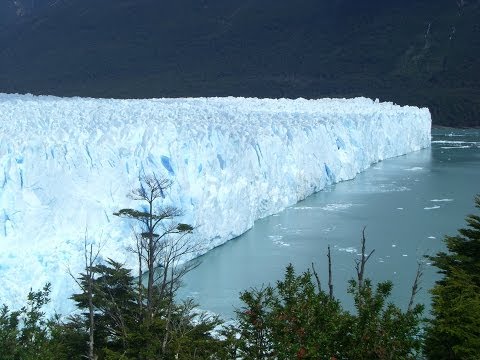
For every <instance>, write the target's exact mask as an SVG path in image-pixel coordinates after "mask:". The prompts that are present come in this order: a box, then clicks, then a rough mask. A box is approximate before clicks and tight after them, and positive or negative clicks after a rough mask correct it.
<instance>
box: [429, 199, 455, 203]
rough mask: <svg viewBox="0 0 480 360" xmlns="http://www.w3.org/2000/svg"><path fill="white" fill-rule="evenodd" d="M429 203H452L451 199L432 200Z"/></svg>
mask: <svg viewBox="0 0 480 360" xmlns="http://www.w3.org/2000/svg"><path fill="white" fill-rule="evenodd" d="M430 201H432V202H450V201H453V199H432V200H430Z"/></svg>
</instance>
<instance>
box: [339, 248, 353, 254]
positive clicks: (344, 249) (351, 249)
mask: <svg viewBox="0 0 480 360" xmlns="http://www.w3.org/2000/svg"><path fill="white" fill-rule="evenodd" d="M337 250H338V251H342V252H347V253H356V252H357V249H355V248H354V247H346V248H337Z"/></svg>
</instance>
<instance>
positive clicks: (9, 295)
mask: <svg viewBox="0 0 480 360" xmlns="http://www.w3.org/2000/svg"><path fill="white" fill-rule="evenodd" d="M0 124H1V131H0V249H1V251H0V279H1V280H0V303H6V304H7V305H9V306H11V307H13V308H18V307H19V306H20V305H22V304H23V303H24V299H25V296H26V294H27V293H28V291H29V290H30V288H33V289H39V288H40V287H41V286H43V285H44V284H45V283H46V282H47V281H48V282H51V283H52V299H53V302H52V304H53V305H52V306H53V307H54V310H55V311H58V312H60V313H65V311H69V308H70V305H69V302H68V300H67V299H68V297H69V296H70V295H71V294H72V293H73V292H74V291H75V290H76V289H75V284H74V281H73V280H72V278H71V277H70V276H69V275H68V271H71V272H72V273H73V274H76V273H78V272H79V271H81V270H82V268H83V265H84V258H83V251H84V239H88V241H89V242H93V243H96V244H101V246H102V248H101V256H104V257H105V258H107V257H111V258H114V259H115V260H117V261H120V262H124V263H126V265H127V266H133V264H134V263H135V256H133V255H132V254H131V253H129V252H128V251H127V250H126V249H127V247H128V246H130V245H131V244H132V243H133V238H132V236H131V230H130V229H131V228H130V224H128V222H127V221H126V220H122V219H119V218H117V217H115V216H112V214H113V212H115V211H118V210H119V209H121V208H125V207H133V206H138V204H135V203H133V202H132V200H130V199H129V198H127V196H126V195H127V193H128V192H129V190H131V189H132V188H134V187H137V186H138V179H139V175H140V174H142V173H143V174H152V173H155V174H158V175H161V176H166V177H169V178H171V179H172V180H173V181H174V185H173V187H172V189H171V191H170V193H169V194H168V196H167V197H166V198H165V201H166V202H167V203H171V204H175V205H176V206H177V207H179V208H181V209H183V211H184V212H185V215H184V218H183V219H182V221H183V222H187V223H189V224H192V225H194V226H196V227H198V228H197V230H196V231H195V235H194V238H193V239H192V241H197V242H200V243H201V244H202V245H203V248H204V251H207V250H209V249H212V248H213V247H215V246H218V245H220V244H222V243H224V242H226V241H227V240H229V239H232V238H234V237H236V236H238V235H240V234H242V233H243V232H245V231H247V230H248V229H249V228H251V227H252V226H253V224H254V221H255V220H256V219H259V218H262V217H265V216H268V215H271V214H274V213H276V212H279V211H281V210H282V209H284V208H285V207H287V206H290V205H293V204H295V203H296V202H298V201H300V200H302V199H304V198H305V197H307V196H309V195H310V194H312V193H314V192H316V191H319V190H321V189H323V188H324V187H325V186H326V185H329V184H332V183H335V182H339V181H343V180H348V179H352V178H354V177H355V175H356V174H358V173H359V172H361V171H363V170H365V169H366V168H368V167H369V166H370V165H371V164H373V163H375V162H378V161H381V160H383V159H386V158H390V157H394V156H399V155H402V154H405V153H408V152H411V151H416V150H419V149H422V148H425V147H428V146H430V141H431V134H430V130H431V116H430V112H429V110H428V109H426V108H422V109H419V108H417V107H411V106H398V105H395V104H392V103H388V102H379V101H378V100H375V101H373V100H371V99H366V98H355V99H319V100H306V99H296V100H289V99H256V98H231V97H227V98H178V99H148V100H147V99H146V100H143V99H142V100H113V99H90V98H59V97H53V96H33V95H18V94H0ZM198 255H200V254H198Z"/></svg>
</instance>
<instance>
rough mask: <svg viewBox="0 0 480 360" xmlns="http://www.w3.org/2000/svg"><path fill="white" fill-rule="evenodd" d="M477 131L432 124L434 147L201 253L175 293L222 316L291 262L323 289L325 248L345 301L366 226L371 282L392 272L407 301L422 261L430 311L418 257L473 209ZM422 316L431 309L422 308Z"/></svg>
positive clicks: (401, 299)
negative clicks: (310, 271)
mask: <svg viewBox="0 0 480 360" xmlns="http://www.w3.org/2000/svg"><path fill="white" fill-rule="evenodd" d="M475 194H480V130H471V129H470V130H459V129H433V130H432V146H431V148H428V149H424V150H421V151H418V152H414V153H411V154H408V155H405V156H401V157H397V158H394V159H389V160H385V161H382V162H379V163H377V164H374V165H372V167H371V168H369V169H368V170H366V171H365V172H363V173H361V174H358V175H357V177H356V178H355V179H354V180H351V181H346V182H342V183H338V184H335V185H333V186H330V187H328V188H326V189H324V190H322V191H320V192H318V193H316V194H314V195H312V196H310V197H308V198H307V199H306V200H304V201H302V202H300V203H298V204H295V205H293V206H291V207H289V208H287V209H285V210H284V211H282V212H280V213H278V214H276V215H273V216H269V217H267V218H264V219H261V220H258V221H256V222H255V225H254V227H253V228H252V229H251V230H249V231H248V232H246V233H245V234H243V235H242V236H240V237H238V238H235V239H233V240H231V241H229V242H227V243H226V244H224V245H222V246H219V247H217V248H215V249H213V250H211V251H209V252H208V253H207V254H205V255H204V256H202V257H201V260H202V263H201V265H200V266H199V267H198V268H197V269H195V270H194V271H192V272H190V273H189V274H187V276H186V277H185V278H184V285H185V286H184V287H183V288H182V289H181V290H180V292H179V298H185V297H193V298H194V299H195V300H196V301H197V302H198V304H199V305H200V308H201V309H204V310H209V311H213V312H215V313H217V314H219V315H221V316H222V317H223V318H224V319H230V318H233V317H234V311H235V309H238V308H240V307H241V305H242V304H241V302H240V300H239V293H240V291H242V290H245V289H249V288H252V287H261V286H262V285H263V284H268V283H271V284H273V283H275V282H276V281H277V280H279V279H281V278H282V277H283V274H284V271H285V267H286V266H287V265H288V264H289V263H292V264H293V265H294V266H295V269H296V270H297V272H302V271H304V270H306V269H307V268H309V267H310V266H311V264H312V262H313V263H315V267H316V270H317V272H318V273H319V275H320V278H321V281H322V285H323V288H324V289H327V269H328V267H327V257H326V253H327V246H328V245H330V246H331V251H332V262H333V265H332V268H333V283H334V295H335V296H336V297H337V298H338V299H340V301H341V302H342V303H343V304H344V305H345V306H346V307H347V308H348V309H352V307H353V300H352V299H351V297H350V295H348V294H347V286H348V284H347V282H348V280H349V279H351V278H352V277H354V276H355V259H356V258H358V253H359V249H360V246H359V245H360V239H361V233H362V229H363V227H366V239H367V251H370V250H372V249H375V252H374V254H373V255H372V257H371V258H370V260H369V262H368V265H367V271H366V273H367V276H368V277H369V278H371V279H372V280H373V282H374V283H376V282H379V281H382V280H391V281H392V282H393V284H394V289H393V293H392V297H391V300H392V301H393V302H395V303H396V304H397V305H399V306H401V307H403V308H406V306H407V304H408V300H409V298H410V292H411V285H412V283H413V280H414V277H415V273H416V269H417V263H418V262H419V261H422V262H424V263H425V265H424V266H425V267H424V275H423V277H422V280H421V287H422V288H421V290H420V292H419V293H418V295H417V297H416V302H417V303H423V304H425V305H426V308H427V309H429V307H430V306H429V303H430V296H429V293H428V289H430V288H431V287H432V285H433V284H434V282H435V280H436V279H437V278H438V274H437V273H436V268H434V267H432V266H430V265H429V263H428V261H426V260H425V259H424V255H428V254H430V255H432V254H435V253H436V252H437V251H438V250H441V249H444V245H443V242H442V239H443V237H444V235H456V233H457V232H456V231H457V229H458V228H461V227H463V226H464V225H465V216H466V215H467V214H471V213H475V212H476V213H478V210H477V211H476V209H475V207H474V196H475ZM426 314H427V313H426Z"/></svg>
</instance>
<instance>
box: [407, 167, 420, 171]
mask: <svg viewBox="0 0 480 360" xmlns="http://www.w3.org/2000/svg"><path fill="white" fill-rule="evenodd" d="M403 170H405V171H419V170H423V167H420V166H414V167H411V168H408V169H403Z"/></svg>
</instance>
